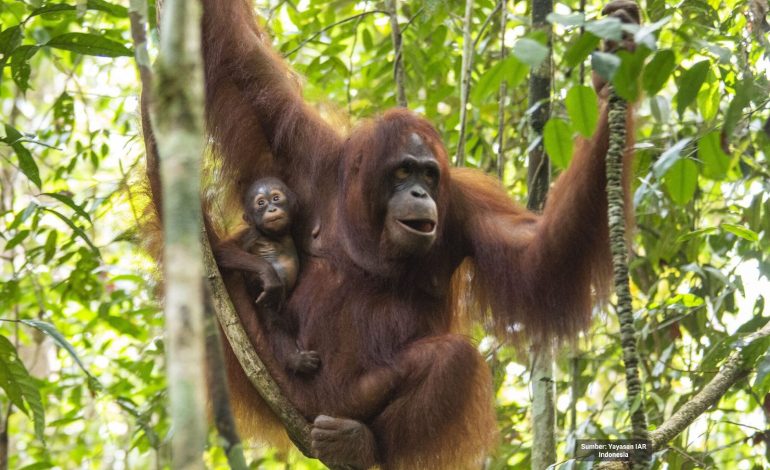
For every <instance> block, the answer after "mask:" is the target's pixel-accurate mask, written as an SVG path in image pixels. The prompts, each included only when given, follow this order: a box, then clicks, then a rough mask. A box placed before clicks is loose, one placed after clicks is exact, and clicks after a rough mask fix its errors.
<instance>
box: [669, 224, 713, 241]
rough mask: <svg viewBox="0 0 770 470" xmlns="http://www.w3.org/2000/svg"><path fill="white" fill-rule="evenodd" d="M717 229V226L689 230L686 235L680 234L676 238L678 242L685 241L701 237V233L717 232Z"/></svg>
mask: <svg viewBox="0 0 770 470" xmlns="http://www.w3.org/2000/svg"><path fill="white" fill-rule="evenodd" d="M716 230H717V229H716V227H706V228H699V229H697V230H693V231H692V232H687V233H685V234H684V235H679V237H677V239H676V243H683V242H686V241H687V240H690V239H693V238H699V237H700V236H701V235H708V234H710V233H714V232H716Z"/></svg>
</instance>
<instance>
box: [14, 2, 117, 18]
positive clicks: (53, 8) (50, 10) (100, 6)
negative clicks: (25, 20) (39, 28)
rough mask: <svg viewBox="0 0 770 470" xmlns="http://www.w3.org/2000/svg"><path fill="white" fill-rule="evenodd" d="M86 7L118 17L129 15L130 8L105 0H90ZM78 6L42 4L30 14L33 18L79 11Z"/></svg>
mask: <svg viewBox="0 0 770 470" xmlns="http://www.w3.org/2000/svg"><path fill="white" fill-rule="evenodd" d="M85 7H86V9H88V10H97V11H103V12H106V13H109V14H110V15H112V16H115V17H118V18H127V17H128V8H126V7H124V6H121V5H115V4H112V3H109V2H105V1H104V0H88V1H87V2H86V4H85ZM77 8H78V7H76V6H75V5H68V4H66V3H51V4H48V5H44V6H41V7H40V8H36V9H35V10H33V11H32V13H31V14H30V15H29V16H30V18H31V17H33V16H40V15H49V14H55V13H61V12H64V11H77Z"/></svg>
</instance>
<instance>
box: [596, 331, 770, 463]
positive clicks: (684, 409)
mask: <svg viewBox="0 0 770 470" xmlns="http://www.w3.org/2000/svg"><path fill="white" fill-rule="evenodd" d="M768 336H770V323H768V324H766V325H765V326H764V327H762V328H761V329H760V330H759V331H757V332H755V333H753V334H751V335H749V336H748V337H746V338H744V339H743V342H744V344H746V343H750V342H752V341H756V340H758V339H761V338H765V337H768ZM749 372H751V368H749V367H747V366H746V363H745V361H744V358H743V349H740V350H738V351H734V352H733V353H732V354H730V356H729V357H728V358H727V360H726V361H725V363H724V364H723V365H722V366H721V367H720V368H719V372H717V373H716V375H714V377H713V378H712V379H711V380H710V381H709V383H707V384H706V385H705V386H704V387H703V389H701V391H700V392H698V393H696V394H695V396H694V397H692V398H691V399H690V400H689V401H688V402H687V403H685V404H684V405H682V406H681V407H680V408H679V409H678V410H676V411H675V412H674V414H672V415H671V416H670V417H669V418H668V419H667V420H665V421H664V422H663V423H662V424H661V425H660V426H659V427H658V429H656V430H654V431H652V432H650V433H649V436H650V437H649V439H650V441H652V450H653V451H658V450H661V449H663V448H664V447H665V446H666V444H668V443H669V442H671V441H672V440H673V439H674V438H675V437H676V436H678V435H679V434H680V433H681V432H682V431H684V430H685V429H687V428H688V427H689V426H690V425H691V424H692V423H693V422H695V420H696V419H697V418H698V417H699V416H701V415H702V414H703V413H705V412H706V411H708V409H709V408H711V407H713V406H716V405H717V404H718V403H719V401H720V400H721V399H722V397H723V396H724V395H725V393H727V391H728V390H730V388H731V387H732V386H733V385H735V384H736V383H738V382H739V381H741V380H742V379H743V378H745V377H746V375H747V374H748V373H749ZM596 468H597V469H599V470H621V469H626V468H628V467H627V466H626V465H625V463H624V462H602V463H601V464H600V465H598V466H597V467H596Z"/></svg>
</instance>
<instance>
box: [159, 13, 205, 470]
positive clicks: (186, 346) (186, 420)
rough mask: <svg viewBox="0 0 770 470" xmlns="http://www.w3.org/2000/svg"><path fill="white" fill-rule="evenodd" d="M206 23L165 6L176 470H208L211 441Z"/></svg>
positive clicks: (163, 131)
mask: <svg viewBox="0 0 770 470" xmlns="http://www.w3.org/2000/svg"><path fill="white" fill-rule="evenodd" d="M200 21H201V7H200V4H199V3H198V2H186V1H184V0H168V1H166V2H165V9H164V11H163V17H162V28H161V29H162V30H163V35H162V37H161V44H160V55H159V58H158V63H157V69H156V78H157V88H156V90H155V91H156V93H155V96H154V100H153V102H154V104H155V106H154V112H155V122H156V124H157V134H156V137H157V140H158V151H159V153H160V171H161V181H162V191H163V195H164V197H163V232H164V240H165V249H164V254H163V260H164V262H163V266H164V280H165V314H166V341H167V343H166V351H167V353H166V354H167V361H168V366H167V367H168V387H169V402H170V410H171V420H172V423H173V426H174V436H173V438H172V466H173V468H175V469H193V468H204V467H203V459H202V456H203V451H204V447H205V443H206V410H205V377H204V367H203V366H204V364H205V352H204V335H203V290H202V288H203V283H202V280H203V261H202V251H201V246H200V238H199V237H200V233H201V225H202V224H201V220H202V218H201V204H200V171H201V157H202V155H203V147H204V139H203V72H202V71H203V68H202V62H201V50H200Z"/></svg>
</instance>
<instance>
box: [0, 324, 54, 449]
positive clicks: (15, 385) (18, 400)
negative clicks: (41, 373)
mask: <svg viewBox="0 0 770 470" xmlns="http://www.w3.org/2000/svg"><path fill="white" fill-rule="evenodd" d="M0 388H2V389H3V391H5V394H6V395H7V397H8V399H9V400H10V401H11V403H13V404H14V406H16V408H18V409H20V410H21V411H23V412H24V414H26V415H27V416H30V412H31V413H32V416H31V417H32V421H33V422H34V424H35V435H36V436H37V438H38V439H40V440H41V441H44V436H43V430H44V429H45V413H44V410H43V402H42V400H41V399H40V392H39V391H38V389H37V385H36V384H35V381H34V379H33V378H32V377H31V376H30V375H29V372H28V371H27V368H26V367H24V363H22V362H21V359H20V358H19V355H18V353H17V352H16V347H14V345H13V343H11V342H10V341H9V340H8V338H6V337H5V336H3V335H0Z"/></svg>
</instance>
